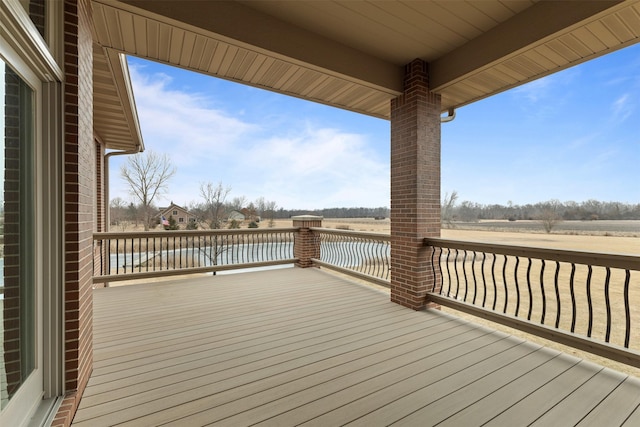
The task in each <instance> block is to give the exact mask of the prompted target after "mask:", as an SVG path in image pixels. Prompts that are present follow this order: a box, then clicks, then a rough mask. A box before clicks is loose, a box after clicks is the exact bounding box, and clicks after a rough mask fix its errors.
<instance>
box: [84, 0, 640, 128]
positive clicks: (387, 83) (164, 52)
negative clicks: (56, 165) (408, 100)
mask: <svg viewBox="0 0 640 427" xmlns="http://www.w3.org/2000/svg"><path fill="white" fill-rule="evenodd" d="M93 6H94V19H95V30H96V31H95V37H96V41H97V42H98V43H99V44H100V45H102V46H104V47H105V48H107V49H108V50H115V51H117V52H122V53H127V54H131V55H137V56H140V57H144V58H149V59H153V60H157V61H160V62H164V63H167V64H171V65H175V66H180V67H183V68H187V69H190V70H194V71H198V72H202V73H205V74H209V75H212V76H217V77H221V78H225V79H229V80H233V81H237V82H241V83H245V84H249V85H253V86H257V87H261V88H265V89H269V90H273V91H276V92H280V93H284V94H288V95H293V96H296V97H300V98H303V99H308V100H312V101H316V102H320V103H324V104H328V105H332V106H336V107H339V108H344V109H347V110H352V111H356V112H360V113H363V114H368V115H371V116H375V117H381V118H385V119H388V118H389V114H390V111H389V109H390V106H389V101H390V100H391V99H393V98H394V97H396V96H398V95H399V94H400V93H401V91H402V78H403V66H404V65H405V64H407V63H408V62H410V61H411V60H413V59H414V58H421V59H424V60H425V61H427V62H428V63H429V64H430V78H431V84H432V88H433V90H434V91H436V92H438V93H440V94H441V95H442V108H443V111H445V110H447V109H449V108H457V107H460V106H463V105H466V104H469V103H471V102H474V101H477V100H479V99H482V98H485V97H488V96H491V95H493V94H496V93H498V92H501V91H504V90H506V89H509V88H511V87H515V86H518V85H521V84H523V83H526V82H529V81H531V80H534V79H536V78H539V77H542V76H545V75H547V74H550V73H553V72H556V71H559V70H562V69H565V68H567V67H570V66H572V65H575V64H578V63H580V62H583V61H586V60H589V59H592V58H595V57H597V56H600V55H603V54H605V53H608V52H611V51H613V50H616V49H619V48H622V47H624V46H627V45H631V44H633V43H635V42H637V41H639V40H640V0H631V1H618V0H610V1H566V2H555V1H554V2H539V1H538V0H524V1H512V0H487V1H482V2H471V1H464V2H463V1H457V2H451V1H423V2H410V1H358V2H347V1H318V2H298V1H269V0H267V1H259V2H256V1H215V2H214V1H211V2H203V1H192V0H181V1H174V0H167V1H153V0H120V1H119V0H93Z"/></svg>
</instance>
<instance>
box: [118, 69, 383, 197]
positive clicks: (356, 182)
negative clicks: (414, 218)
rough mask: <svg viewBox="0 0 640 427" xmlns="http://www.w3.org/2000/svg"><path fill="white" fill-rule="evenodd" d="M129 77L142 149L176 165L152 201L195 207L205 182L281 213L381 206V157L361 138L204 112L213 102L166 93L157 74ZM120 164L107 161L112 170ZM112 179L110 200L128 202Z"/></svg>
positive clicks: (168, 82) (168, 84)
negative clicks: (272, 206) (228, 188)
mask: <svg viewBox="0 0 640 427" xmlns="http://www.w3.org/2000/svg"><path fill="white" fill-rule="evenodd" d="M131 75H132V81H133V85H134V94H135V97H136V104H137V107H138V114H139V118H140V123H141V127H142V132H143V137H144V141H145V146H146V147H147V148H148V149H153V150H154V151H158V152H161V153H162V152H164V153H167V154H169V156H170V157H171V159H172V162H173V163H174V164H175V165H176V167H177V174H176V176H175V177H174V178H173V179H172V181H171V183H170V191H169V192H168V194H167V195H166V197H165V200H163V201H160V202H159V204H164V203H168V202H169V201H174V202H176V203H178V204H189V203H191V202H198V201H199V198H200V197H199V184H200V183H201V182H208V181H211V182H214V183H217V182H222V183H223V184H224V185H228V186H231V187H232V191H231V193H230V197H238V196H246V197H247V199H249V200H255V199H256V198H257V197H261V196H262V197H265V198H266V199H267V200H273V201H275V202H276V203H277V204H278V206H281V207H284V208H301V209H314V208H323V207H341V206H369V207H374V206H385V205H388V204H389V185H390V184H389V159H388V158H379V157H380V155H379V154H378V153H377V152H376V151H375V150H373V149H372V147H371V144H372V141H371V140H369V139H368V138H367V137H365V136H364V135H361V134H355V133H350V132H346V131H342V130H340V129H330V128H326V127H323V126H317V125H314V124H312V123H311V122H310V121H309V120H308V119H307V118H304V117H296V116H295V112H293V113H291V112H290V111H287V112H278V111H273V110H270V111H267V112H265V114H264V115H269V117H270V119H269V121H268V123H267V122H265V117H264V115H261V116H260V117H255V116H253V117H252V116H251V115H250V114H248V113H246V111H245V112H243V114H242V116H241V117H239V116H234V115H231V114H229V113H227V112H226V111H225V109H224V108H222V107H219V106H218V107H216V108H214V107H212V105H219V102H217V101H216V100H215V99H214V98H213V96H204V95H202V94H198V93H189V92H186V91H181V90H176V89H174V88H173V82H172V79H171V78H170V77H169V76H167V75H165V74H150V73H148V72H146V70H145V69H144V68H143V67H132V69H131ZM284 114H288V116H287V117H286V120H282V118H283V117H282V116H283V115H284ZM280 122H282V123H283V125H282V126H274V125H273V124H274V123H280ZM262 124H264V126H263V125H262ZM121 162H122V160H121V158H114V162H113V165H114V167H115V166H116V165H117V164H118V163H121ZM112 176H113V178H112V180H111V182H112V197H116V196H121V197H123V198H128V197H127V194H126V189H125V188H124V186H123V185H122V183H121V182H118V181H121V180H120V179H119V178H118V176H119V174H118V171H117V170H113V168H112Z"/></svg>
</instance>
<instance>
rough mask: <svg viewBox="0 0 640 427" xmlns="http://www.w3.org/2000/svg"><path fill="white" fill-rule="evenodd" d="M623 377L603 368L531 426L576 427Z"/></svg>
mask: <svg viewBox="0 0 640 427" xmlns="http://www.w3.org/2000/svg"><path fill="white" fill-rule="evenodd" d="M625 377H626V376H625V375H623V374H621V373H619V372H615V371H613V370H611V369H607V368H604V369H603V370H601V371H599V372H598V373H597V374H596V375H594V376H593V377H591V378H590V379H589V380H588V381H587V382H586V383H584V384H583V385H582V386H581V387H579V388H577V389H576V390H575V391H574V392H573V393H571V394H570V395H569V396H567V398H566V399H563V400H562V401H560V402H558V404H557V405H556V406H554V407H553V408H552V409H551V410H549V411H547V412H546V413H545V414H544V415H542V416H541V417H540V418H538V419H537V420H536V421H535V422H534V423H533V424H532V426H545V425H549V423H557V424H561V425H576V424H577V423H578V422H580V420H581V419H583V418H584V417H585V415H586V414H588V413H589V412H591V411H592V410H593V409H594V408H596V407H597V406H598V405H600V404H601V403H602V401H603V400H604V399H605V398H606V397H607V396H608V395H609V393H611V392H612V391H613V390H615V389H616V387H618V386H619V385H620V384H621V383H622V382H623V381H624V379H625Z"/></svg>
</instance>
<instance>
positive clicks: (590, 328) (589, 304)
mask: <svg viewBox="0 0 640 427" xmlns="http://www.w3.org/2000/svg"><path fill="white" fill-rule="evenodd" d="M587 268H588V272H587V283H586V287H587V308H588V310H589V324H588V325H587V336H588V337H589V338H591V331H592V329H593V302H592V300H591V275H592V273H593V268H591V265H588V266H587Z"/></svg>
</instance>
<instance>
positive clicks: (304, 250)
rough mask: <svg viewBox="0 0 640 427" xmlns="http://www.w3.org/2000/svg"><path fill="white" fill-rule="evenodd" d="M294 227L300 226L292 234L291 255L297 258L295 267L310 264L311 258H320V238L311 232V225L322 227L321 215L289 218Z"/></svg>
mask: <svg viewBox="0 0 640 427" xmlns="http://www.w3.org/2000/svg"><path fill="white" fill-rule="evenodd" d="M291 219H292V220H293V226H294V227H300V229H299V230H298V232H296V233H295V234H294V236H293V256H294V257H295V258H298V262H297V263H296V267H302V268H307V267H311V266H312V264H313V263H312V262H311V258H316V259H320V240H318V239H317V238H316V236H315V235H314V234H313V232H311V230H310V229H309V228H311V227H322V217H321V216H315V215H300V216H294V217H292V218H291Z"/></svg>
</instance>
